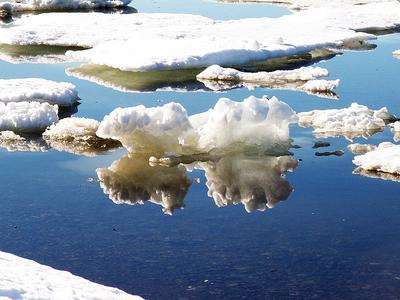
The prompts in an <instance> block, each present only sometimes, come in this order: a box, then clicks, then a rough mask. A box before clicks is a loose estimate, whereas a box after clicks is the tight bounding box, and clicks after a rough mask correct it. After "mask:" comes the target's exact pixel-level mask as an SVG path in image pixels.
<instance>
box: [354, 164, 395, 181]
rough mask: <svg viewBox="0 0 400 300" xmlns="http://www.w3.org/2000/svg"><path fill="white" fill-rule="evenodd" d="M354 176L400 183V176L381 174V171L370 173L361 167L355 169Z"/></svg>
mask: <svg viewBox="0 0 400 300" xmlns="http://www.w3.org/2000/svg"><path fill="white" fill-rule="evenodd" d="M353 174H358V175H362V176H365V177H368V178H374V179H382V180H390V181H394V182H400V175H398V174H392V173H385V172H379V171H369V170H364V169H362V168H360V167H358V168H356V169H354V171H353Z"/></svg>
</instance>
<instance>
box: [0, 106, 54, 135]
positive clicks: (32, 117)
mask: <svg viewBox="0 0 400 300" xmlns="http://www.w3.org/2000/svg"><path fill="white" fill-rule="evenodd" d="M57 113H58V107H57V106H56V105H55V106H53V105H50V104H48V103H39V102H9V103H2V102H0V131H13V132H17V133H19V132H24V133H41V132H43V131H44V130H45V129H46V127H48V126H50V125H52V124H53V123H56V122H58V115H57Z"/></svg>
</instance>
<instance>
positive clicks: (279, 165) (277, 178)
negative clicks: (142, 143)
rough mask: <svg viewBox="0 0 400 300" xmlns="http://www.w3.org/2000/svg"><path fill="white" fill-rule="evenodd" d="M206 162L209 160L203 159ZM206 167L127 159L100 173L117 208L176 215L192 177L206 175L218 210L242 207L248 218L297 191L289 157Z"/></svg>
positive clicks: (240, 157) (220, 161) (240, 158)
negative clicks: (151, 208) (149, 207)
mask: <svg viewBox="0 0 400 300" xmlns="http://www.w3.org/2000/svg"><path fill="white" fill-rule="evenodd" d="M204 158H205V157H204ZM208 159H209V160H208V161H206V162H193V163H189V162H190V159H189V158H184V159H182V160H181V161H184V162H185V164H182V163H181V164H171V165H170V166H168V165H166V164H155V165H154V164H153V166H150V164H149V156H146V155H132V154H128V155H126V156H124V157H122V158H121V159H120V160H117V161H115V162H113V163H112V164H111V166H110V167H108V168H100V169H97V176H98V178H99V181H100V186H101V187H102V189H103V192H104V193H105V194H107V195H108V196H109V198H110V199H111V200H112V201H113V202H114V203H116V204H144V203H146V202H152V203H155V204H158V205H161V206H162V207H163V211H164V212H165V213H167V214H172V212H173V211H174V209H176V208H183V207H184V206H185V204H184V202H183V200H184V198H185V196H186V194H187V191H188V189H189V187H190V186H191V184H192V180H190V179H189V177H188V175H187V172H188V171H190V170H192V169H193V168H196V169H201V170H204V172H205V177H206V179H207V182H206V186H207V188H208V196H209V197H212V198H213V199H214V201H215V204H216V205H217V206H218V207H223V206H228V205H236V204H240V203H241V204H243V205H244V207H245V210H246V211H247V212H252V211H255V210H260V211H264V210H266V209H268V208H272V207H274V206H275V205H276V204H277V203H278V202H280V201H283V200H286V199H287V198H288V197H289V195H290V194H291V192H292V191H293V188H292V187H291V185H290V184H289V182H288V181H287V180H286V178H285V175H286V173H287V172H288V171H292V170H294V169H295V168H296V167H297V166H298V161H297V160H295V159H293V158H291V157H288V156H281V157H274V156H257V157H251V156H246V155H244V154H232V155H227V156H224V157H222V158H215V159H213V160H212V159H210V157H209V158H208Z"/></svg>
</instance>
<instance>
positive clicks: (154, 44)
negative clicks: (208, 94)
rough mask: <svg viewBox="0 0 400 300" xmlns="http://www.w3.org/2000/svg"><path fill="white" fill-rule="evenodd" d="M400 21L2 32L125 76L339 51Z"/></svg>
mask: <svg viewBox="0 0 400 300" xmlns="http://www.w3.org/2000/svg"><path fill="white" fill-rule="evenodd" d="M399 16H400V3H399V2H398V1H389V2H380V3H371V4H367V5H359V6H355V5H343V6H338V7H321V8H313V9H309V10H306V11H302V12H298V13H295V14H292V15H289V16H283V17H281V18H274V19H272V18H257V19H242V20H229V21H219V20H212V19H209V18H205V17H201V16H195V15H183V14H144V13H139V14H129V15H104V14H97V13H92V14H85V15H83V14H79V13H77V14H54V13H50V14H41V15H36V16H31V17H29V18H22V19H20V20H17V21H15V22H14V24H15V26H12V27H4V26H3V27H0V43H4V44H15V45H26V44H35V45H63V46H84V47H91V49H88V50H81V51H68V52H67V55H68V56H71V57H73V58H74V59H76V60H79V61H85V62H88V63H92V64H100V65H107V66H110V67H114V68H118V69H121V70H129V71H133V70H154V69H176V68H190V67H204V66H210V65H212V64H219V65H233V64H241V63H245V62H249V61H256V60H265V59H268V58H271V57H278V56H288V55H294V54H299V53H305V52H309V51H311V50H314V49H317V48H322V47H339V46H343V45H344V44H346V43H348V42H351V41H354V40H357V41H359V40H367V39H372V38H375V36H374V35H370V34H365V33H361V32H357V31H355V30H365V29H390V28H394V27H395V26H397V25H399V24H400V21H399V20H400V19H399ZM116 28H118V30H115V29H116ZM294 28H295V29H296V30H293V29H294ZM299 32H301V34H299ZM138 41H140V43H138ZM160 45H162V47H160Z"/></svg>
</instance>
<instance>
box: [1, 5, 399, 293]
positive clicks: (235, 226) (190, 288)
mask: <svg viewBox="0 0 400 300" xmlns="http://www.w3.org/2000/svg"><path fill="white" fill-rule="evenodd" d="M139 3H140V2H138V10H139V11H140V10H141V9H140V6H139ZM156 3H157V2H156ZM160 3H161V2H160ZM140 5H143V7H149V10H150V9H154V6H152V5H153V4H147V6H146V4H145V3H144V2H143V4H140ZM154 5H155V4H154ZM201 5H204V7H206V6H207V5H210V6H212V5H211V4H210V3H206V4H204V3H203V4H201ZM241 7H242V6H241ZM243 7H244V6H243ZM248 7H249V9H250V8H251V7H253V6H248ZM254 7H257V6H254ZM258 7H260V8H261V7H262V8H264V6H261V5H259V6H258ZM266 7H268V8H269V6H266ZM171 9H172V8H171ZM204 9H206V8H204ZM165 10H166V11H167V10H168V9H167V7H166V8H165ZM189 11H192V12H196V13H201V12H200V11H198V10H197V7H194V6H191V10H190V9H189ZM204 11H206V10H204ZM185 12H186V11H185ZM225 12H226V13H228V14H232V15H233V14H238V13H239V12H240V10H237V8H236V6H228V5H224V11H220V12H219V14H220V16H221V15H225ZM213 13H216V12H215V11H213ZM258 13H259V11H255V12H254V15H255V16H258V15H257V14H258ZM212 16H213V17H218V16H215V15H214V14H212ZM246 16H247V15H246ZM376 43H377V45H378V47H377V49H376V50H374V51H366V52H346V53H345V54H344V55H342V56H337V57H335V58H333V59H331V60H329V61H326V62H320V63H319V64H318V65H319V66H322V67H325V68H327V69H328V70H329V71H330V73H331V76H330V77H331V78H332V79H336V78H339V79H341V85H340V87H339V88H338V94H339V95H340V100H329V99H322V98H317V97H315V96H310V95H307V94H305V93H300V92H291V91H283V90H281V91H279V90H269V89H262V88H259V89H256V90H252V91H249V90H247V89H237V90H232V91H229V92H226V93H211V92H207V93H202V92H184V93H182V92H179V93H178V92H149V93H123V92H119V91H116V90H113V89H109V88H106V87H102V86H100V85H97V84H95V83H90V82H88V81H83V80H79V79H76V78H73V77H68V76H67V75H65V72H64V70H65V68H66V67H67V65H24V64H22V65H12V64H8V63H5V62H0V78H17V77H35V76H36V77H43V78H48V79H52V80H63V81H70V82H72V83H74V84H75V85H76V86H77V88H78V91H79V95H80V97H81V98H82V104H81V105H80V106H79V108H78V113H77V115H79V116H86V117H93V118H97V119H102V117H103V116H104V115H105V114H107V113H109V112H110V111H112V110H113V109H114V108H116V107H118V106H123V107H126V106H133V105H137V104H145V105H146V106H156V105H160V103H163V102H168V101H171V100H174V101H177V102H180V103H182V104H183V105H184V106H185V107H186V108H187V110H188V112H189V114H193V113H197V112H201V111H205V110H207V109H209V108H210V107H212V106H213V105H214V103H215V102H216V101H217V100H218V98H220V97H222V96H223V97H229V98H231V99H235V100H241V99H243V98H245V97H247V96H250V95H256V96H262V95H269V96H277V97H279V98H280V99H281V100H283V101H285V102H287V103H289V104H290V105H291V106H292V107H293V108H294V109H295V110H296V111H307V110H310V109H323V108H340V107H347V106H348V105H349V104H350V103H352V102H358V103H360V104H365V105H368V106H369V107H371V108H380V107H382V106H387V107H388V108H389V111H390V112H391V113H394V114H397V115H400V99H399V95H400V85H399V84H398V81H399V70H400V60H396V59H394V58H393V57H392V56H391V52H392V51H393V50H395V49H398V48H400V35H388V36H383V37H380V38H379V39H378V40H377V41H376ZM68 66H71V65H68ZM72 66H74V65H72ZM291 135H292V137H293V138H294V141H295V143H296V144H298V145H300V146H302V148H301V149H295V150H293V152H294V156H293V158H294V159H301V161H300V164H299V166H298V167H297V168H296V169H295V170H294V171H293V172H292V173H288V174H287V178H286V179H287V181H288V182H289V183H290V185H291V186H292V187H293V188H294V191H293V192H292V193H291V194H290V196H289V197H288V199H287V200H286V201H282V202H279V203H277V204H276V207H275V208H273V209H269V210H267V211H264V212H258V211H256V212H253V213H247V212H246V210H245V209H244V206H243V205H241V204H238V205H230V206H226V207H222V208H218V207H217V206H216V205H215V203H214V200H213V199H212V198H210V197H208V196H207V187H206V186H205V181H206V179H205V177H204V172H203V171H201V170H195V171H193V172H188V173H187V174H186V176H188V177H189V178H200V183H196V182H193V183H192V184H191V186H190V187H189V188H188V191H187V194H186V197H185V199H184V202H185V206H186V207H185V209H184V210H175V211H174V214H173V216H167V215H164V214H163V212H162V207H161V206H159V205H156V204H152V203H146V204H144V205H133V206H131V205H116V204H114V203H113V202H112V201H111V200H109V198H108V196H107V195H105V194H104V193H103V190H102V189H101V187H100V186H99V183H98V182H88V178H97V174H96V169H97V168H106V167H108V166H110V165H111V163H112V162H113V161H116V160H119V159H120V158H121V157H123V156H124V155H125V151H124V150H122V149H120V150H117V151H115V152H113V153H111V154H109V155H103V156H97V157H94V158H88V157H83V156H76V155H73V154H68V153H61V152H56V151H54V150H51V151H48V152H45V153H22V152H7V151H6V150H4V149H3V150H1V151H0V170H1V172H0V181H1V185H0V194H1V197H0V207H1V209H0V249H1V251H6V252H10V253H13V254H16V255H19V256H22V257H26V258H29V259H33V260H35V261H37V262H39V263H42V264H46V265H50V266H52V267H54V268H57V269H62V270H68V271H70V272H72V273H73V274H75V275H79V276H82V277H85V278H87V279H89V280H92V281H95V282H98V283H101V284H105V285H109V286H115V287H118V288H120V289H123V290H125V291H127V292H129V293H132V294H138V295H141V296H143V297H145V298H148V299H192V298H193V299H194V298H196V299H202V298H204V299H205V298H211V299H222V298H223V299H241V298H244V299H312V298H318V299H320V298H322V299H377V298H382V299H398V297H399V295H400V256H399V253H400V240H399V232H400V218H399V217H398V216H399V213H400V202H399V191H400V186H399V183H396V182H393V181H385V180H380V179H371V178H367V177H363V176H360V175H353V174H352V171H353V169H354V165H353V164H352V162H351V160H352V158H353V155H352V154H351V153H350V152H348V151H346V150H345V148H346V146H347V145H348V144H349V142H348V141H346V140H345V139H344V138H330V139H327V140H326V141H328V142H330V143H331V146H330V147H329V148H322V150H321V151H332V150H344V151H345V154H344V155H343V156H341V157H336V156H330V157H316V156H315V154H314V153H315V152H316V150H315V149H312V148H311V147H312V145H313V142H314V141H316V140H317V139H316V138H315V137H313V136H312V133H311V130H310V129H302V128H298V127H297V126H293V127H292V128H291ZM390 140H392V134H391V133H390V132H389V131H385V132H384V133H380V134H377V135H374V136H373V137H371V138H370V139H369V140H368V141H367V142H368V143H378V142H381V141H390ZM355 141H356V142H360V141H361V142H363V140H362V138H359V139H356V140H355ZM261 163H262V162H260V164H261ZM237 173H238V172H236V173H235V172H233V174H230V178H232V179H233V180H234V179H235V178H237V176H239V175H240V174H237ZM184 174H185V172H184ZM132 176H133V175H132Z"/></svg>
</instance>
